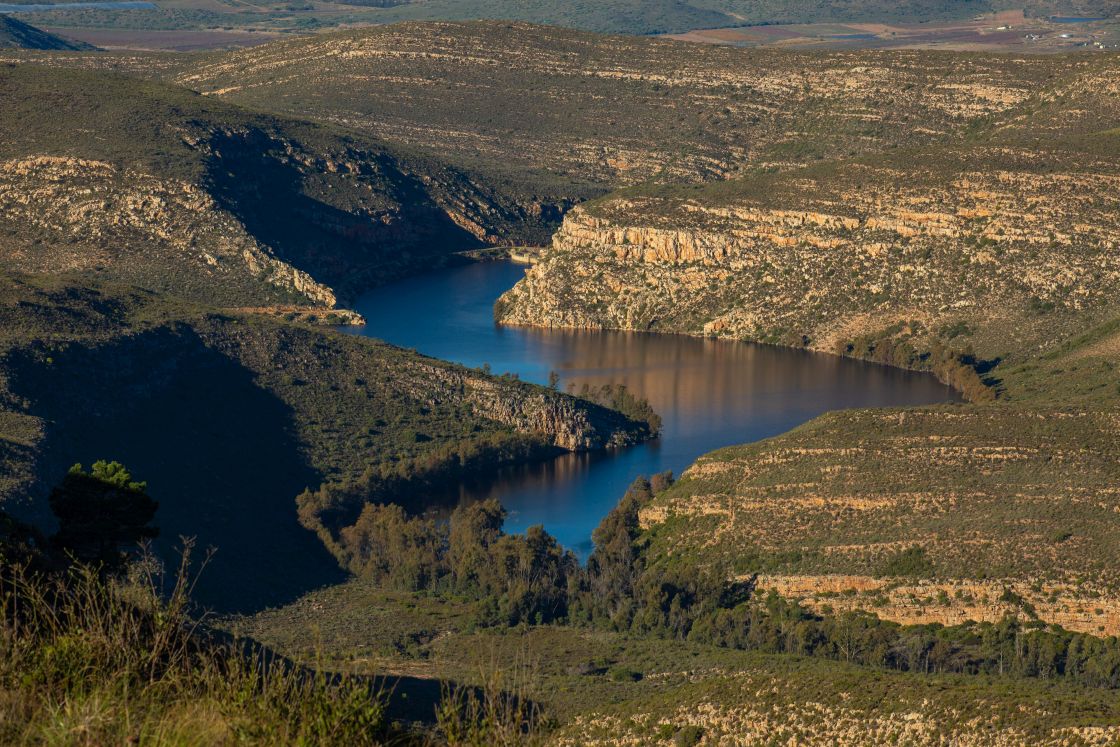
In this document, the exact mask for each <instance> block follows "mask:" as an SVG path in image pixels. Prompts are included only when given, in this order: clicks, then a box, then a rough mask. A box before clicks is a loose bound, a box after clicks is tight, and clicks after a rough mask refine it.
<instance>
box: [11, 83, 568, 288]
mask: <svg viewBox="0 0 1120 747" xmlns="http://www.w3.org/2000/svg"><path fill="white" fill-rule="evenodd" d="M0 96H2V97H3V99H4V102H5V105H4V107H3V109H2V110H0V129H2V131H4V132H5V133H6V135H7V136H6V137H5V138H4V140H3V142H2V144H0V206H2V210H0V251H2V252H3V253H4V256H5V259H6V267H8V268H10V269H13V270H17V271H25V272H35V273H53V272H74V271H78V272H84V273H88V274H89V275H91V276H94V277H99V278H104V279H107V280H113V281H123V282H128V283H132V284H136V285H139V286H142V287H145V288H148V289H151V290H157V291H168V292H172V293H175V294H177V295H179V296H182V297H186V298H192V299H195V300H199V301H204V302H208V303H216V304H221V305H230V306H265V305H275V304H296V305H319V306H326V307H331V306H333V305H335V303H336V302H337V300H338V298H339V296H340V295H342V296H347V295H350V294H354V293H357V292H361V291H364V290H367V289H368V288H370V287H372V286H374V285H376V284H377V283H379V282H384V281H385V280H387V279H390V278H393V277H397V276H399V275H401V274H403V273H407V272H411V271H414V270H415V269H417V268H419V267H431V266H432V265H433V264H435V265H438V264H440V263H442V262H447V261H450V260H452V259H453V253H454V252H456V251H459V250H464V249H470V248H475V247H479V246H485V245H488V244H494V243H505V242H511V243H518V242H520V243H523V242H525V241H531V240H533V239H535V238H536V237H537V236H538V235H539V234H541V233H542V232H545V231H547V230H548V228H547V227H548V226H549V225H551V224H552V222H553V221H554V220H555V214H556V210H555V209H554V208H553V207H552V206H551V205H550V204H543V205H542V203H541V202H540V199H541V198H537V197H534V196H533V195H532V194H526V193H523V192H512V193H510V192H507V193H503V192H501V191H500V190H499V189H498V188H496V187H495V186H493V185H492V184H488V183H487V182H486V181H484V180H481V179H479V178H478V177H477V176H475V175H472V174H468V173H464V172H462V171H459V170H456V169H452V168H449V167H447V166H445V165H443V164H442V163H440V162H439V161H436V160H434V159H430V158H428V157H423V156H416V155H412V154H409V153H405V152H398V151H394V150H392V149H390V148H388V147H387V146H385V145H384V144H383V143H382V142H380V141H379V140H377V139H375V138H373V137H361V136H355V135H353V134H348V133H346V132H343V131H340V130H338V129H335V128H329V127H323V126H318V125H313V124H307V123H302V122H298V121H293V120H290V119H283V118H279V117H275V116H272V115H265V114H259V113H254V112H250V111H246V110H243V109H239V108H237V107H235V106H231V105H228V104H224V103H222V102H219V101H215V100H213V99H208V98H203V97H201V96H198V95H197V94H194V93H191V92H189V91H185V90H183V89H180V88H174V87H170V86H166V85H162V84H159V83H151V82H144V81H140V80H137V79H135V78H131V77H125V76H122V75H118V74H115V73H107V72H90V71H80V70H66V69H62V68H57V67H52V68H47V67H40V66H36V65H31V64H20V65H11V66H6V67H4V68H2V69H0Z"/></svg>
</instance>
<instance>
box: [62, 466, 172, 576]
mask: <svg viewBox="0 0 1120 747" xmlns="http://www.w3.org/2000/svg"><path fill="white" fill-rule="evenodd" d="M147 487H148V486H147V483H143V482H135V481H134V480H133V479H132V475H131V474H129V472H128V470H127V469H125V467H124V465H122V464H121V463H120V462H105V461H100V462H96V463H95V464H94V465H93V468H92V469H91V470H90V471H89V472H88V473H87V472H86V471H85V470H84V469H83V468H82V465H80V464H75V465H74V466H73V467H71V468H70V471H69V472H67V473H66V477H64V478H63V479H62V482H61V483H59V485H58V486H57V487H56V488H55V489H54V490H52V491H51V495H50V506H51V511H53V512H54V515H55V516H56V517H57V518H58V532H57V533H56V534H55V535H54V536H53V537H52V538H51V542H52V544H53V545H54V547H55V549H57V550H58V551H60V552H61V553H63V554H64V555H66V556H68V557H70V558H73V559H74V560H76V561H79V562H82V563H89V564H91V565H97V566H100V567H101V569H102V571H103V572H105V573H114V572H116V571H119V570H120V569H121V568H122V567H123V566H124V564H125V562H126V561H127V559H128V554H129V551H130V550H131V549H132V548H133V547H135V545H137V544H138V543H139V542H140V541H141V540H144V539H150V538H153V537H155V536H156V535H157V534H158V533H159V532H158V530H157V529H156V528H155V527H152V526H149V523H150V522H151V520H152V519H153V518H154V517H155V513H156V509H157V508H158V507H159V504H158V503H156V502H155V501H154V500H152V498H151V497H150V496H149V495H148V493H147ZM124 548H127V549H124Z"/></svg>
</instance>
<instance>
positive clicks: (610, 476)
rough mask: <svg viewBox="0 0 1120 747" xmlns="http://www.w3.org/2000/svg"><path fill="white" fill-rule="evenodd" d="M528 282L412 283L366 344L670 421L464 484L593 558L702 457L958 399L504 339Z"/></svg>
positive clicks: (924, 381)
mask: <svg viewBox="0 0 1120 747" xmlns="http://www.w3.org/2000/svg"><path fill="white" fill-rule="evenodd" d="M523 273H524V267H522V266H519V265H516V264H513V263H510V262H487V263H480V264H473V265H469V266H466V267H458V268H453V269H450V270H441V271H437V272H433V273H430V274H427V275H423V276H420V277H415V278H410V279H407V280H404V281H401V282H398V283H395V284H393V285H389V286H386V287H383V288H378V289H377V290H375V291H373V292H372V293H369V294H368V295H366V296H365V297H363V298H362V299H361V300H360V301H358V303H357V304H356V305H355V308H356V309H357V310H358V311H359V312H361V313H362V314H363V315H364V316H365V318H366V320H367V323H368V324H367V326H366V327H365V328H364V329H362V330H361V333H362V334H365V335H369V336H371V337H377V338H380V339H382V340H386V341H388V342H391V343H394V344H396V345H401V346H403V347H409V348H414V349H416V350H418V351H420V352H421V353H425V354H427V355H431V356H435V357H437V358H443V359H445V360H451V361H456V362H458V363H462V364H464V365H467V366H472V367H477V366H481V365H483V364H484V363H489V364H490V366H491V368H492V370H493V371H494V373H506V372H509V373H517V374H519V375H520V376H521V378H522V379H524V380H526V381H532V382H536V383H539V384H546V383H547V382H548V377H549V372H551V371H556V372H557V373H558V374H559V375H560V387H561V388H567V387H568V386H569V385H573V386H576V387H580V386H582V385H583V384H584V383H589V384H592V385H597V384H604V383H615V384H625V385H626V386H627V387H629V388H630V390H631V391H633V392H635V393H637V394H639V395H641V396H644V397H646V398H648V399H649V401H650V403H651V404H652V405H653V407H654V409H656V410H657V412H658V413H660V415H661V417H662V420H663V430H662V435H661V438H660V439H658V440H656V441H654V442H651V443H648V444H644V445H640V446H634V447H631V448H627V449H622V450H618V451H615V452H611V453H608V454H582V455H576V454H568V455H564V456H561V457H558V458H556V459H555V460H552V461H551V462H547V463H545V464H539V465H534V466H527V467H518V468H511V469H506V470H503V471H502V472H501V473H500V474H498V475H497V476H496V477H495V479H493V480H491V481H488V482H487V483H486V484H473V485H463V486H460V489H459V496H458V497H460V498H461V499H465V500H471V499H479V498H486V497H490V496H493V497H496V498H499V499H500V500H501V502H502V504H503V505H504V506H505V507H506V509H507V510H508V511H509V519H508V520H507V522H506V528H507V531H511V532H518V531H523V530H524V529H525V528H526V527H529V526H532V525H534V524H544V526H545V528H546V529H547V530H548V531H549V532H550V533H552V534H553V535H555V536H556V537H557V538H558V539H559V540H560V541H561V542H562V543H563V544H564V545H565V546H567V547H569V548H572V549H574V550H576V552H577V553H579V554H580V555H581V556H585V555H586V553H587V552H588V551H589V550H590V547H591V539H590V538H591V531H592V530H593V529H594V528H595V526H596V525H598V523H599V521H600V520H601V519H602V518H603V516H605V515H606V513H607V512H608V511H610V510H611V508H613V507H614V505H615V504H616V503H617V502H618V499H619V498H620V497H621V496H622V493H623V492H624V491H625V490H626V486H627V485H629V484H630V482H632V481H633V479H634V478H635V477H636V476H637V475H642V474H644V475H650V474H653V473H656V472H661V471H663V470H667V469H670V470H673V471H674V472H675V473H677V474H680V472H681V471H682V470H684V469H685V468H686V467H687V466H688V465H689V464H691V463H692V462H693V461H694V460H695V459H696V457H698V456H700V455H701V454H704V453H705V452H708V451H711V450H712V449H716V448H719V447H721V446H728V445H731V444H741V443H746V442H748V441H757V440H759V439H762V438H767V437H770V436H774V435H777V434H779V433H782V432H783V431H787V430H789V429H790V428H792V427H794V426H796V425H798V424H800V423H803V422H805V421H806V420H809V419H811V418H813V417H815V416H816V415H819V414H820V413H822V412H825V411H826V410H835V409H839V408H845V407H884V406H892V405H914V404H926V403H932V402H946V401H955V400H956V397H955V396H954V394H953V392H952V391H951V390H950V389H948V388H947V387H945V386H943V385H942V384H939V383H938V382H937V381H936V380H935V379H933V378H932V377H930V376H925V375H918V374H914V373H909V372H905V371H899V370H896V369H891V368H887V367H884V366H876V365H871V364H866V363H859V362H857V361H851V360H845V359H842V358H837V357H835V356H829V355H819V354H813V353H806V352H804V351H798V350H787V349H783V348H775V347H769V346H765V345H753V344H748V343H736V342H725V341H717V340H703V339H697V338H692V337H684V336H680V335H656V334H647V333H640V332H591V331H560V330H536V329H519V328H509V327H499V326H497V325H495V324H494V318H493V304H494V301H495V300H496V299H497V298H498V296H499V295H501V294H502V293H503V292H504V291H506V290H507V289H509V288H511V287H512V286H513V284H514V283H516V282H517V281H518V280H519V279H520V278H521V276H522V275H523Z"/></svg>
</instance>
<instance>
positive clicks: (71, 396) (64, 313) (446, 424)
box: [0, 275, 645, 609]
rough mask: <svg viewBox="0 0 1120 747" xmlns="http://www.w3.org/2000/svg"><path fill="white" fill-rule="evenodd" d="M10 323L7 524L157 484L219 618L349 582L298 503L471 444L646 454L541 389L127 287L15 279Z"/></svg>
mask: <svg viewBox="0 0 1120 747" xmlns="http://www.w3.org/2000/svg"><path fill="white" fill-rule="evenodd" d="M0 319H2V324H0V345H2V349H0V383H2V386H3V389H2V390H0V404H2V406H3V409H2V410H0V464H2V465H3V470H2V474H3V478H2V479H0V501H3V506H4V509H5V510H6V511H9V512H16V513H18V514H19V515H22V516H26V517H31V518H41V517H42V516H43V514H44V513H45V506H44V503H45V502H44V498H45V496H46V493H47V491H48V490H49V489H50V487H51V486H53V485H54V484H55V483H56V482H57V481H58V480H59V479H60V478H61V476H62V475H63V474H64V473H65V471H66V470H67V468H69V467H70V465H72V464H73V463H75V462H82V463H85V464H89V463H92V462H93V461H95V460H97V459H101V458H103V457H105V456H111V457H112V458H114V459H120V460H123V461H125V462H127V463H128V464H129V465H130V466H131V468H132V469H134V470H136V473H137V474H140V475H143V476H144V478H145V479H146V480H148V481H150V484H151V485H153V486H155V487H154V488H153V494H154V497H155V498H156V499H157V500H158V501H159V502H160V509H159V512H158V514H157V524H158V525H159V526H160V528H161V530H162V534H161V540H160V550H161V552H163V553H165V557H166V553H168V552H170V548H171V547H172V545H174V544H175V543H176V542H177V539H178V537H179V536H180V535H186V536H197V537H198V540H199V546H200V547H202V548H205V547H206V546H208V545H214V546H216V547H217V548H218V554H217V555H216V556H215V558H214V559H213V561H212V563H211V565H210V567H209V568H208V570H207V572H206V576H205V579H204V582H203V585H202V587H200V590H199V597H200V600H201V601H203V602H205V603H207V604H213V605H216V606H218V607H219V608H222V609H255V608H257V607H258V606H259V605H262V604H266V603H272V604H275V603H276V602H277V601H283V600H285V599H289V598H292V596H294V595H297V594H299V593H301V592H302V591H305V590H307V589H309V588H314V587H316V586H318V585H321V584H323V583H326V582H328V581H336V580H339V579H340V578H341V577H342V576H341V573H340V572H339V571H338V569H337V567H336V565H335V563H334V561H333V559H331V558H330V556H329V555H328V554H327V552H326V551H325V549H324V548H323V547H322V546H320V545H319V543H318V541H317V540H316V539H315V537H314V535H313V534H311V533H310V532H307V531H306V530H305V529H304V528H302V527H301V526H300V525H299V524H298V522H297V518H296V503H295V498H296V495H297V494H298V493H300V492H301V491H302V490H304V489H305V488H308V487H310V488H316V487H317V486H319V484H320V483H323V482H326V481H336V480H343V479H347V478H353V477H356V476H358V475H359V474H361V472H362V471H363V470H365V469H367V468H370V467H377V466H379V465H390V466H392V465H397V464H400V465H406V464H409V463H411V462H413V461H416V460H423V459H424V458H425V457H426V456H427V455H429V454H433V453H442V451H445V450H447V449H455V448H459V447H464V448H465V447H467V446H469V445H470V444H474V443H479V442H494V443H502V442H503V440H506V441H510V440H511V439H513V440H515V441H516V440H517V439H521V440H524V441H527V443H531V444H534V445H536V448H537V450H538V451H540V452H541V453H545V454H547V453H555V452H556V451H559V450H564V449H567V450H587V449H595V448H602V447H603V446H605V445H607V444H608V443H614V444H620V443H626V442H629V441H633V440H636V439H638V438H643V437H645V434H644V433H643V429H642V427H641V426H639V425H638V424H636V423H633V422H631V421H628V420H626V419H625V418H624V417H622V416H621V415H618V414H617V413H614V412H612V411H609V410H605V409H604V408H601V407H598V406H596V405H592V404H590V403H587V402H583V401H580V400H576V399H574V398H572V397H569V396H567V395H564V394H559V393H555V392H551V391H549V390H545V389H543V388H540V387H534V386H531V385H528V384H522V383H520V382H515V381H507V380H505V379H501V378H495V377H491V376H488V375H485V374H482V373H479V372H476V371H472V370H468V369H463V368H461V367H457V366H453V365H451V364H447V363H442V362H440V361H436V360H433V359H430V358H424V357H422V356H419V355H417V354H415V353H411V352H407V351H404V350H401V349H399V348H394V347H392V346H389V345H385V344H383V343H378V342H376V341H372V340H369V339H367V338H364V337H358V336H351V335H344V334H342V333H340V332H336V331H330V330H321V329H317V328H315V327H310V326H305V325H301V324H298V323H288V322H284V321H282V320H277V319H273V318H271V317H260V316H254V315H245V314H230V313H222V312H218V311H216V310H214V309H212V308H208V307H204V306H196V305H193V304H190V303H185V302H181V301H174V300H169V299H167V298H164V297H160V296H158V295H155V294H152V293H150V292H146V291H141V290H137V289H132V288H121V287H116V286H100V285H98V286H94V287H86V286H85V285H83V284H77V283H75V282H73V281H70V280H66V279H59V278H53V279H52V278H46V277H43V276H9V275H5V276H4V277H3V278H2V281H0ZM75 381H81V382H82V386H81V387H75V386H74V385H73V382H75ZM488 440H489V441H488ZM511 443H512V442H511ZM245 444H252V445H253V448H251V449H246V448H244V446H245ZM509 453H510V456H509V458H511V459H523V458H525V457H524V456H523V455H522V454H521V452H520V451H518V450H517V449H514V448H513V447H512V445H511V447H510V452H509ZM467 466H469V464H468V465H467ZM407 499H408V496H407V495H400V496H397V500H401V501H406V500H407Z"/></svg>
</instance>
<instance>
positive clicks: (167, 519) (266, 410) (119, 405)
mask: <svg viewBox="0 0 1120 747" xmlns="http://www.w3.org/2000/svg"><path fill="white" fill-rule="evenodd" d="M52 356H53V359H54V363H53V364H52V365H49V366H43V365H42V364H39V363H37V362H35V361H32V360H29V359H26V358H24V359H23V360H19V361H13V364H15V365H13V368H14V369H15V370H16V375H15V376H14V377H13V380H12V389H13V390H14V391H16V392H17V393H18V394H20V395H21V396H23V397H26V398H27V399H29V400H30V401H31V403H32V412H33V413H34V414H36V415H39V416H41V417H44V418H46V419H47V420H48V421H49V422H50V425H49V427H48V435H47V439H46V442H45V445H44V456H43V459H42V460H41V462H40V469H39V473H40V476H41V482H40V484H43V485H45V486H49V485H53V484H55V483H57V482H58V480H59V479H61V477H62V475H63V473H64V472H65V471H66V469H67V468H68V467H69V466H70V465H71V464H73V463H75V462H81V463H83V464H85V465H87V466H88V465H89V464H90V463H91V462H93V461H96V460H98V459H110V460H114V459H115V460H118V461H120V462H123V463H124V464H125V465H126V466H127V467H128V468H129V469H130V470H131V471H132V473H133V475H134V476H135V477H136V478H138V479H141V480H146V481H147V482H148V487H149V492H150V493H151V495H152V496H153V497H154V498H155V499H156V500H158V501H159V504H160V505H159V510H158V512H157V513H156V519H155V523H156V524H157V526H159V528H160V537H159V539H158V540H157V542H156V550H157V552H158V553H159V554H160V555H161V557H163V558H164V560H165V562H167V563H168V564H171V563H173V562H175V561H176V558H177V556H176V553H175V548H176V547H177V546H178V544H179V537H180V536H194V537H197V538H198V547H199V549H205V548H206V547H208V546H214V547H216V548H218V550H217V553H216V555H215V556H214V558H213V560H212V561H211V563H210V565H209V566H208V567H207V568H206V569H205V572H204V573H203V574H202V577H201V579H200V582H199V585H198V588H197V594H196V598H197V600H198V601H199V603H200V604H202V605H203V606H206V607H210V608H212V609H214V610H216V611H221V612H243V613H250V612H254V611H256V610H259V609H261V608H263V607H266V606H275V605H280V604H284V603H286V602H289V601H291V600H293V599H295V598H297V597H299V596H300V595H302V594H304V593H306V592H307V591H309V590H311V589H314V588H318V587H320V586H323V585H325V584H328V583H334V582H337V581H340V580H341V579H342V578H343V574H342V572H341V571H340V570H339V568H338V567H337V564H336V563H335V561H334V559H333V558H332V557H331V556H330V555H329V554H328V553H327V551H326V549H325V548H324V547H323V546H322V545H321V544H320V542H319V540H318V539H317V538H316V537H315V536H314V535H313V534H311V533H310V532H308V531H307V530H305V529H303V527H301V526H300V525H299V524H298V522H297V519H296V509H295V496H296V495H297V494H298V493H299V492H300V491H301V490H303V489H304V488H305V487H307V486H308V485H317V484H319V481H320V480H319V476H318V475H317V474H316V473H315V472H314V471H313V470H312V469H311V468H310V467H309V466H308V465H307V464H306V462H305V460H304V458H303V456H302V454H301V453H300V449H299V446H298V443H297V442H296V440H295V438H294V436H293V424H292V415H291V412H290V410H289V408H288V406H287V405H286V404H285V403H283V402H282V401H280V400H279V399H277V398H276V397H274V396H273V395H272V394H270V393H269V392H267V391H265V390H263V389H261V388H259V387H258V386H256V385H255V384H254V383H253V378H252V375H251V373H250V372H249V371H247V370H245V369H244V368H243V367H241V366H240V365H239V364H238V363H237V362H236V361H232V360H230V359H229V358H227V357H226V356H224V355H222V354H221V353H219V352H217V351H214V350H211V349H209V348H207V347H206V346H205V345H204V344H203V342H202V340H200V339H199V338H198V336H197V334H196V333H195V332H194V331H193V330H191V329H190V328H189V327H185V326H182V327H178V328H175V329H168V328H163V329H160V330H157V331H155V332H148V333H144V334H139V335H134V336H132V337H129V338H127V339H124V340H122V341H116V342H114V343H112V344H109V345H105V346H102V347H99V348H88V347H78V346H72V347H70V348H69V349H67V350H65V351H63V352H55V351H52ZM39 498H40V501H41V502H40V508H41V507H42V506H43V505H45V496H40V497H39Z"/></svg>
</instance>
